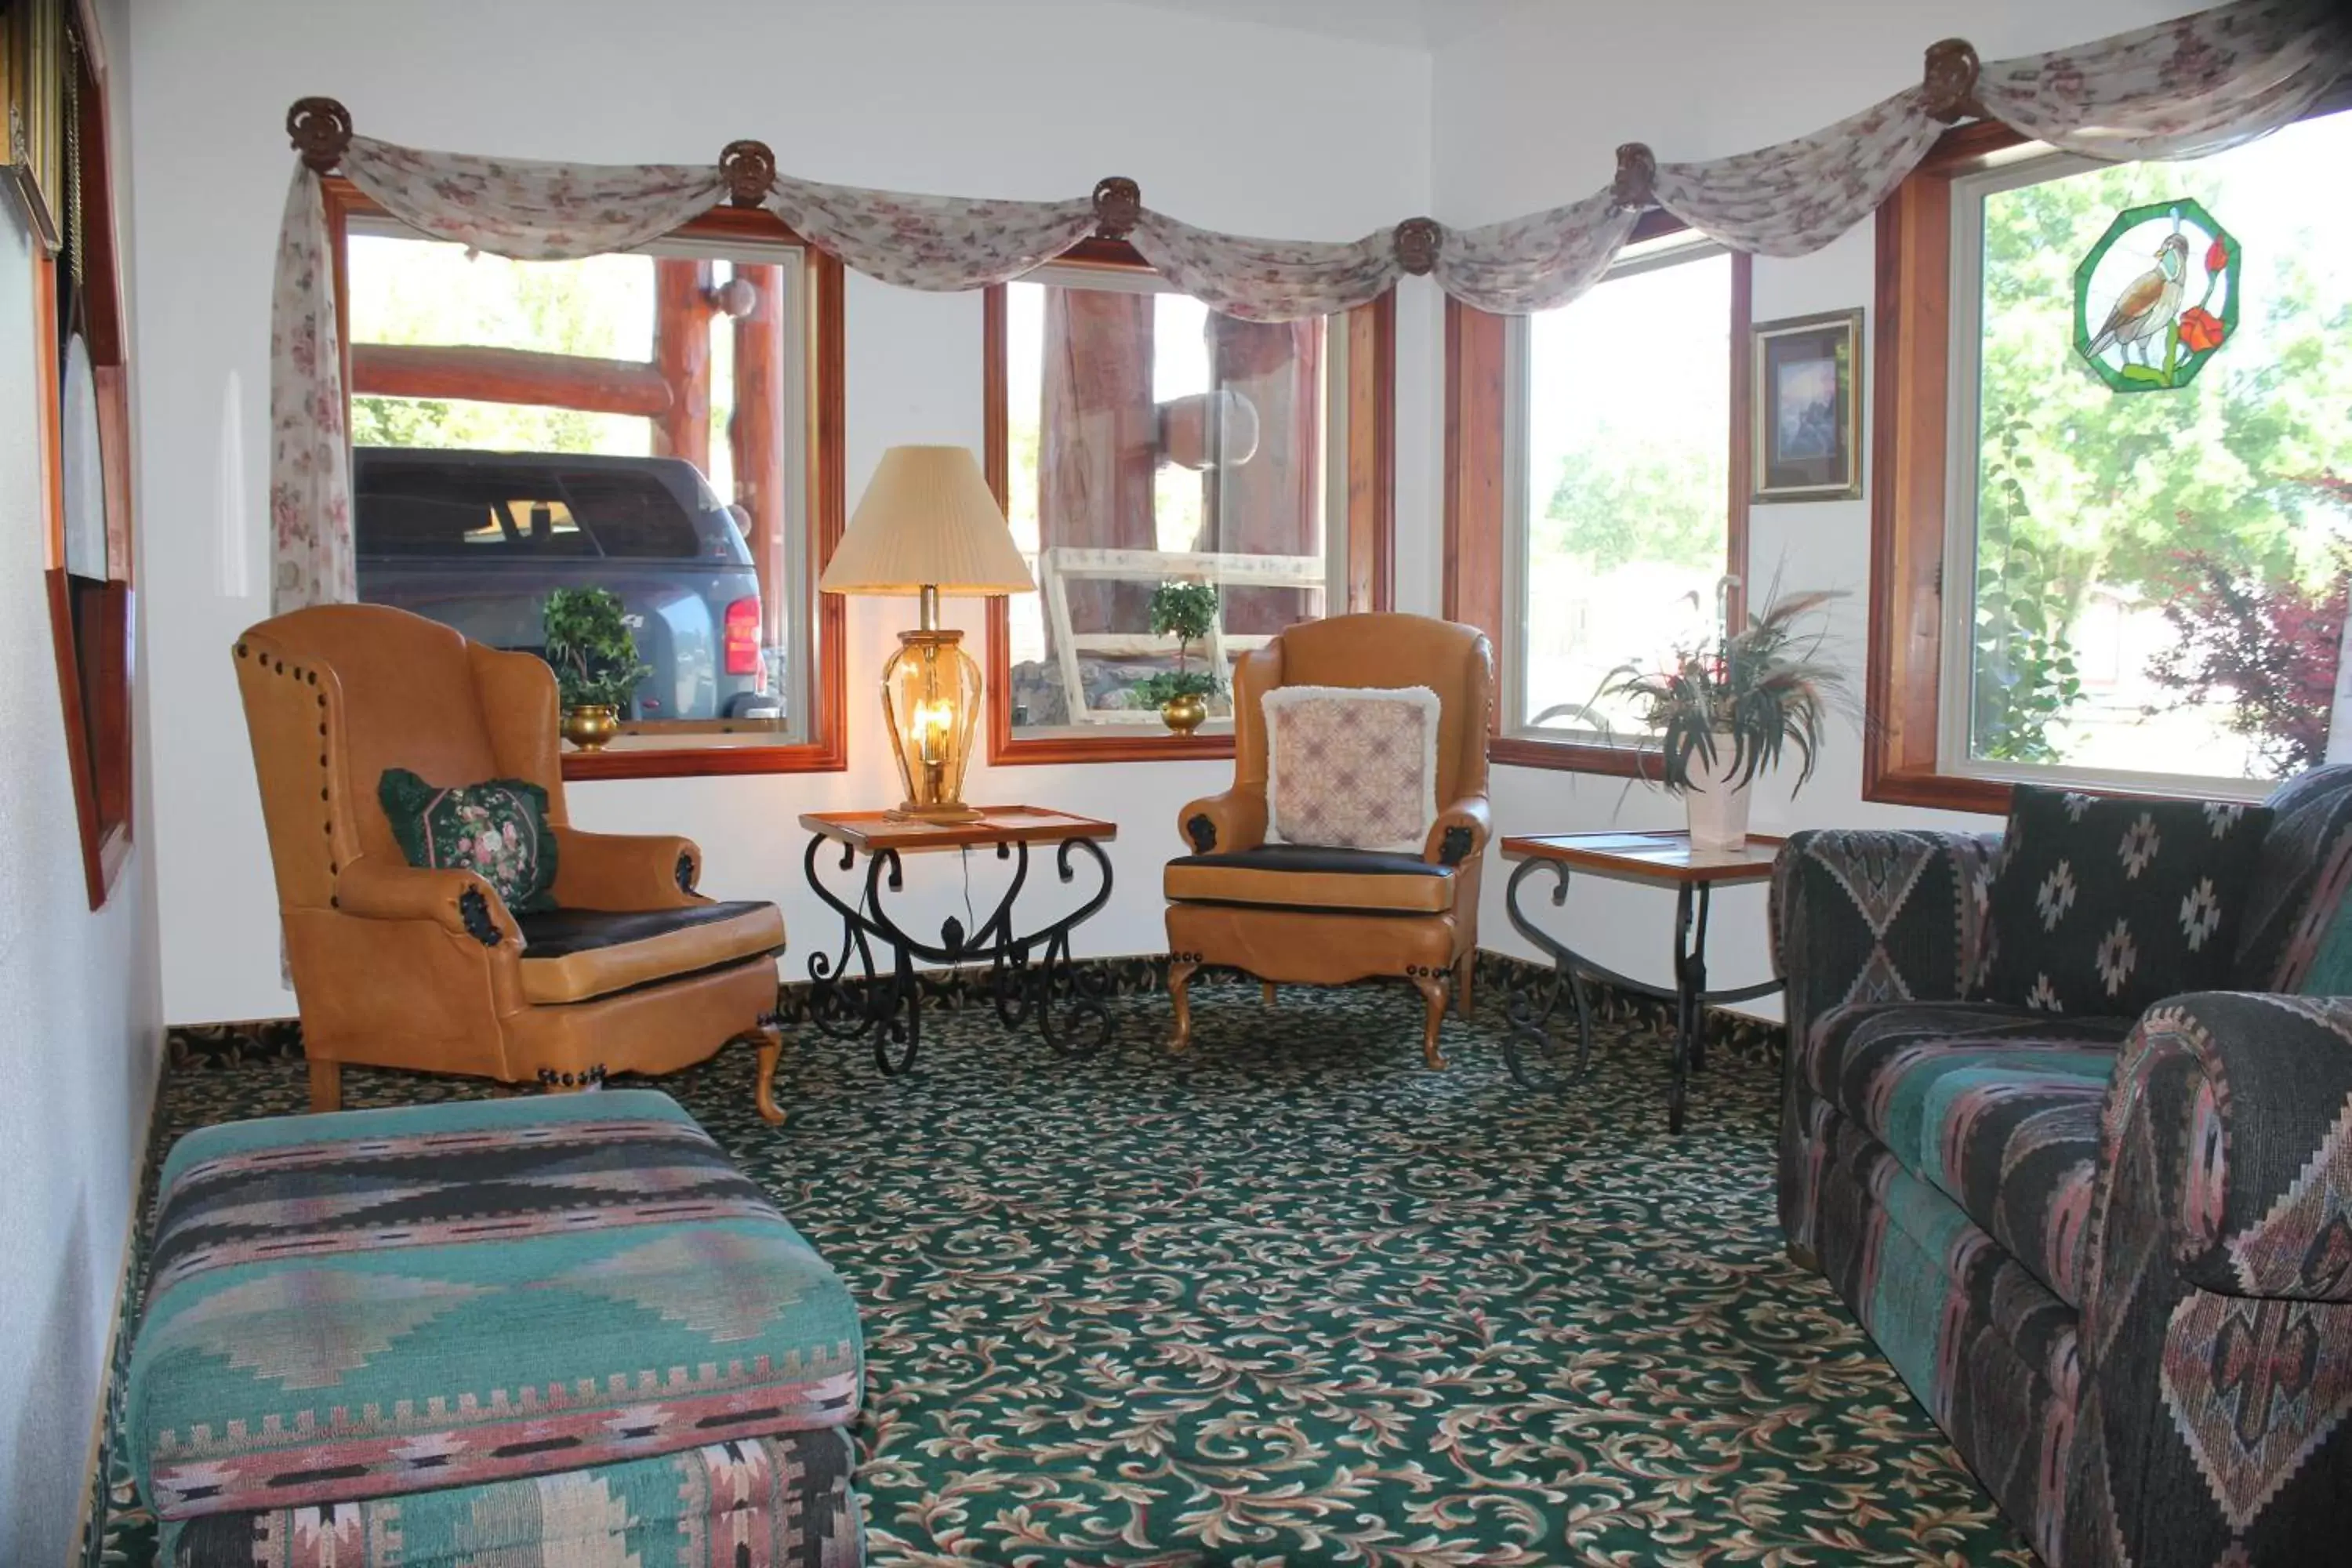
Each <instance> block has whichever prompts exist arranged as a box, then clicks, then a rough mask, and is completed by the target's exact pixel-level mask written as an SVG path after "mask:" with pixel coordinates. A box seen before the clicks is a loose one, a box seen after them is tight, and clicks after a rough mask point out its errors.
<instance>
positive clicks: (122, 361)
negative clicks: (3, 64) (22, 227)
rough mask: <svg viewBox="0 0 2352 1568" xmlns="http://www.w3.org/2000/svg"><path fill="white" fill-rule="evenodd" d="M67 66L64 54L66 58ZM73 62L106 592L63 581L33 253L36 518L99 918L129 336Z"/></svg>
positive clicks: (125, 748)
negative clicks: (102, 499) (37, 451)
mask: <svg viewBox="0 0 2352 1568" xmlns="http://www.w3.org/2000/svg"><path fill="white" fill-rule="evenodd" d="M81 26H82V28H83V30H84V31H85V34H86V38H85V41H86V43H91V44H94V42H95V39H96V37H97V34H96V33H95V31H94V30H90V27H89V21H88V18H87V14H86V13H84V20H83V22H82V24H81ZM71 58H76V57H75V56H74V54H73V53H72V52H71V51H68V59H71ZM79 59H80V60H81V63H82V71H81V75H80V79H79V81H78V82H77V83H76V90H77V100H78V108H79V123H78V125H77V126H76V128H75V129H76V132H77V140H78V142H79V152H80V154H81V164H82V166H81V171H80V180H81V189H82V204H81V205H82V223H81V246H82V253H81V264H82V266H81V279H82V280H81V288H80V293H79V305H80V325H81V329H82V334H83V338H84V341H85V342H86V344H87V346H88V348H89V356H90V367H91V370H92V372H93V377H92V379H93V381H94V383H95V386H96V392H97V397H98V416H99V447H100V464H101V465H102V467H101V471H100V475H99V481H100V485H101V487H102V489H103V493H104V495H105V500H106V508H107V549H106V565H105V572H106V577H105V580H104V581H99V580H95V579H89V578H80V577H75V576H72V575H69V574H68V573H67V572H66V570H65V555H66V552H65V528H66V518H65V484H64V471H63V460H64V454H63V450H62V446H61V442H62V434H63V432H62V427H61V426H62V420H61V414H62V408H61V399H62V395H63V388H62V386H61V384H60V383H61V380H62V365H63V362H64V352H63V350H64V344H63V339H62V331H63V324H62V323H61V322H60V321H59V319H58V309H59V288H60V281H59V279H58V260H57V258H54V257H52V256H50V255H49V254H48V253H47V251H46V250H45V249H44V248H42V247H35V252H34V259H33V288H32V303H33V312H34V323H33V342H34V345H35V351H34V352H35V354H36V356H37V361H38V363H37V370H36V374H35V377H34V388H35V392H34V395H35V398H36V400H37V410H36V417H35V430H36V433H37V440H38V442H39V446H40V457H39V459H38V461H39V473H38V475H37V489H36V495H37V500H38V504H39V506H40V508H41V517H42V533H43V550H42V563H43V568H44V570H43V578H44V582H43V589H44V593H45V595H46V597H47V600H48V611H49V638H50V645H51V651H52V653H53V655H54V658H55V662H56V664H57V672H58V708H59V710H60V713H61V716H62V718H63V721H64V728H65V742H66V759H67V768H68V773H69V774H70V776H71V778H72V782H73V795H74V815H75V817H76V825H77V827H78V829H79V839H80V842H81V859H82V880H83V885H84V890H85V891H86V893H87V894H88V897H89V907H90V908H91V909H93V910H96V909H100V908H102V907H103V906H104V905H105V903H106V900H107V897H108V895H109V894H110V892H111V891H112V890H113V887H114V883H115V879H116V878H117V877H119V876H120V875H121V870H122V868H123V867H124V865H126V864H127V863H128V862H129V860H130V858H131V839H132V835H133V832H134V828H133V820H132V819H133V816H134V810H135V804H134V801H133V798H132V797H133V781H132V754H131V752H132V746H133V743H134V742H133V730H132V711H133V700H132V693H131V682H132V681H133V679H136V673H137V661H136V658H135V657H134V649H133V647H132V637H133V632H134V628H135V626H136V625H137V618H136V615H135V600H134V599H133V596H132V587H131V578H132V572H133V567H134V564H135V561H134V554H135V552H134V551H133V549H132V529H131V506H132V504H133V499H132V495H131V450H130V438H129V437H130V422H129V417H128V414H129V407H128V403H127V401H126V375H125V372H126V366H127V361H128V353H129V342H128V336H129V335H128V333H127V332H126V331H124V323H123V315H122V276H121V251H120V247H118V245H117V243H116V237H115V232H114V219H115V210H114V184H113V177H112V161H113V160H112V144H111V142H110V137H109V132H110V121H109V118H108V114H107V100H106V89H105V83H104V80H103V79H102V77H101V75H100V68H99V62H98V57H97V56H96V54H95V53H94V52H93V49H92V48H89V47H85V48H84V49H83V50H82V51H81V52H80V54H79Z"/></svg>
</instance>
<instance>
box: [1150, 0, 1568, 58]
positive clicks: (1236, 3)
mask: <svg viewBox="0 0 2352 1568" xmlns="http://www.w3.org/2000/svg"><path fill="white" fill-rule="evenodd" d="M1136 3H1138V4H1140V5H1150V6H1151V7H1153V8H1154V9H1156V10H1161V11H1183V12H1187V13H1190V14H1191V15H1192V16H1199V17H1202V18H1203V19H1204V20H1206V21H1210V22H1255V23H1257V24H1259V25H1260V26H1268V27H1290V28H1295V29H1297V30H1298V31H1300V32H1307V33H1320V34H1322V35H1323V36H1324V37H1333V38H1353V39H1356V40H1358V41H1360V42H1363V43H1370V44H1388V45H1391V46H1393V47H1399V48H1412V49H1437V48H1443V47H1444V46H1445V45H1447V44H1450V43H1452V42H1453V41H1454V39H1456V38H1459V37H1465V36H1466V35H1468V34H1471V33H1475V32H1476V31H1478V30H1479V29H1480V28H1482V27H1484V26H1486V25H1487V24H1488V23H1490V22H1493V21H1495V20H1496V19H1497V18H1498V17H1500V16H1504V15H1506V14H1507V13H1509V12H1511V11H1515V10H1517V9H1518V8H1519V7H1520V6H1522V5H1528V4H1531V3H1534V0H1136Z"/></svg>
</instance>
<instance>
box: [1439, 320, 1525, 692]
mask: <svg viewBox="0 0 2352 1568" xmlns="http://www.w3.org/2000/svg"><path fill="white" fill-rule="evenodd" d="M1506 327H1507V323H1506V321H1505V319H1504V318H1503V317H1501V316H1494V315H1489V314H1487V313H1486V311H1484V310H1473V309H1472V308H1471V307H1470V306H1467V305H1465V304H1464V303H1462V301H1461V300H1454V299H1451V298H1449V299H1448V300H1446V301H1445V575H1444V591H1443V596H1442V597H1441V599H1440V601H1439V609H1440V612H1441V613H1442V614H1443V615H1444V616H1445V618H1446V619H1447V620H1449V621H1461V622H1464V623H1465V624H1466V625H1469V626H1476V627H1477V628H1478V629H1479V630H1480V631H1482V632H1485V633H1486V636H1487V637H1488V638H1489V639H1490V640H1491V641H1492V642H1493V643H1494V645H1495V647H1496V651H1497V652H1498V653H1503V652H1505V647H1506V645H1505V642H1504V626H1503V619H1504V616H1503V608H1504V606H1503V495H1504V489H1503V458H1504V452H1503V419H1504V408H1505V399H1506V398H1507V396H1508V395H1509V394H1508V391H1507V388H1506V387H1505V386H1504V384H1503V359H1504V340H1505V331H1506ZM1505 657H1507V653H1505ZM1502 721H1503V712H1502V704H1500V703H1496V704H1495V705H1494V707H1493V709H1492V710H1491V713H1490V719H1489V726H1490V729H1491V730H1492V731H1493V732H1494V733H1496V734H1497V735H1499V734H1500V733H1501V731H1502Z"/></svg>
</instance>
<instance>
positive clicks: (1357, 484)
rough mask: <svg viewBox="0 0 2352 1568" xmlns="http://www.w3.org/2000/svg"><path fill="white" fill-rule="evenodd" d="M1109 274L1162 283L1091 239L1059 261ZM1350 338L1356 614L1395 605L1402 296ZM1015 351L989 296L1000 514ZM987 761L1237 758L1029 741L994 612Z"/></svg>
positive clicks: (989, 422)
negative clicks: (1018, 717) (1019, 731)
mask: <svg viewBox="0 0 2352 1568" xmlns="http://www.w3.org/2000/svg"><path fill="white" fill-rule="evenodd" d="M1058 259H1059V262H1060V263H1062V264H1076V265H1078V266H1083V267H1096V268H1103V269H1105V270H1108V271H1126V272H1147V273H1155V275H1156V270H1155V268H1153V267H1152V266H1151V264H1150V262H1148V261H1146V260H1144V259H1143V258H1142V256H1141V255H1139V253H1138V252H1137V251H1136V249H1135V247H1133V246H1131V245H1129V244H1128V243H1127V242H1125V241H1124V240H1106V239H1089V240H1084V241H1081V242H1080V243H1079V244H1078V245H1077V246H1076V247H1074V248H1072V249H1071V250H1070V251H1068V252H1067V253H1066V254H1065V255H1063V256H1062V257H1061V258H1058ZM1340 324H1344V326H1345V328H1346V331H1347V333H1348V385H1347V391H1346V398H1347V426H1346V436H1347V443H1348V524H1347V527H1348V538H1347V546H1348V560H1347V589H1346V601H1345V602H1346V605H1347V610H1348V613H1349V614H1354V613H1357V612H1360V611H1364V610H1386V609H1390V608H1392V607H1393V606H1394V605H1395V602H1396V584H1395V573H1396V291H1395V290H1394V289H1390V290H1389V291H1387V292H1386V293H1383V294H1382V295H1381V297H1380V298H1379V299H1377V300H1372V301H1370V303H1368V304H1363V305H1359V306H1357V307H1356V308H1355V309H1354V310H1349V311H1348V312H1347V313H1346V314H1345V315H1344V316H1342V317H1340V318H1339V320H1338V321H1335V322H1334V325H1333V327H1332V329H1330V330H1335V331H1336V330H1338V328H1339V325H1340ZM1010 353H1011V345H1010V343H1009V342H1008V341H1007V332H1006V305H1005V292H1004V286H1003V284H999V285H997V286H996V287H994V288H992V289H988V290H987V291H986V294H985V295H984V297H983V300H982V310H981V387H982V446H983V449H984V450H983V462H984V466H985V468H986V471H987V477H988V484H989V488H990V489H992V490H994V491H995V492H996V501H997V504H998V505H999V506H1006V505H1009V504H1010V503H1009V500H1008V498H1009V496H1010V493H1011V489H1012V414H1011V410H1010V409H1009V408H1008V407H1007V405H1006V403H1007V399H1008V397H1009V396H1010V391H1009V375H1010V363H1011V362H1010V359H1009V355H1010ZM986 673H987V679H986V685H987V688H988V761H989V765H990V766H992V767H1002V766H1006V765H1013V766H1019V765H1022V764H1026V763H1144V762H1198V761H1204V760H1215V759H1218V758H1231V757H1232V756H1233V754H1234V738H1233V735H1232V734H1231V733H1230V732H1225V733H1221V734H1213V735H1193V736H1189V737H1188V736H1183V735H1173V734H1165V733H1160V732H1156V731H1144V732H1140V733H1134V734H1103V735H1083V734H1067V733H1065V734H1055V735H1039V736H1032V737H1022V736H1019V735H1016V734H1014V733H1013V612H1012V608H1011V606H1010V605H1008V604H1007V603H1006V601H1005V600H1004V599H1003V598H1002V597H997V598H992V599H991V600H989V602H988V648H987V665H986Z"/></svg>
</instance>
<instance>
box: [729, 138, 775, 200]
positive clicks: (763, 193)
mask: <svg viewBox="0 0 2352 1568" xmlns="http://www.w3.org/2000/svg"><path fill="white" fill-rule="evenodd" d="M719 173H720V174H724V175H726V176H727V199H728V200H729V201H730V202H731V203H733V204H734V205H737V206H739V207H756V206H758V205H760V204H761V202H763V201H765V200H767V199H768V193H769V192H770V191H771V190H772V189H774V188H775V184H776V155H775V153H772V152H771V151H769V149H768V144H767V143H766V142H748V141H747V142H729V143H727V145H726V146H725V147H724V148H722V149H720V150H719Z"/></svg>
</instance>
